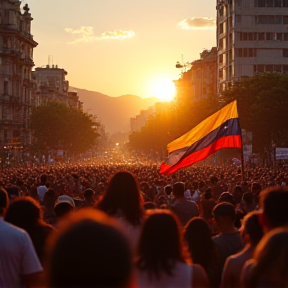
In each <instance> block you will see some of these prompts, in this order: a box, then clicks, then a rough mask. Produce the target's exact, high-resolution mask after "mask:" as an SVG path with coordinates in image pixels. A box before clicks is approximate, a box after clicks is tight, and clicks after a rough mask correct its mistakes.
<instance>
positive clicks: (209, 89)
mask: <svg viewBox="0 0 288 288" xmlns="http://www.w3.org/2000/svg"><path fill="white" fill-rule="evenodd" d="M176 68H184V70H183V71H182V73H181V77H180V79H178V80H176V81H174V83H175V88H176V91H177V100H178V101H185V103H187V101H188V102H189V101H197V100H200V99H203V98H207V97H208V96H211V95H212V96H213V95H216V88H217V84H216V78H217V48H216V47H212V49H211V50H206V49H205V50H203V51H202V52H201V53H200V59H198V60H195V61H193V62H191V63H189V65H188V68H189V69H188V70H187V65H185V66H182V65H180V64H179V63H178V64H177V65H176Z"/></svg>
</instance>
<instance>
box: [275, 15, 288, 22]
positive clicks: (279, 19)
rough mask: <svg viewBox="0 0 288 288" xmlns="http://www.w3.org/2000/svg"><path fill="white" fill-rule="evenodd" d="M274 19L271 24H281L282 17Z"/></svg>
mask: <svg viewBox="0 0 288 288" xmlns="http://www.w3.org/2000/svg"><path fill="white" fill-rule="evenodd" d="M284 17H287V16H284ZM274 18H275V20H274V23H273V24H282V16H280V15H279V16H275V17H274ZM287 24H288V23H287Z"/></svg>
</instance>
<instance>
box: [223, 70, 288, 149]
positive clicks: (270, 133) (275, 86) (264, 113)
mask: <svg viewBox="0 0 288 288" xmlns="http://www.w3.org/2000/svg"><path fill="white" fill-rule="evenodd" d="M235 99H236V100H237V101H238V111H239V117H240V122H241V126H242V128H245V129H246V130H248V131H252V132H253V150H254V152H260V153H262V152H263V151H264V148H270V147H271V143H272V142H274V143H275V144H276V146H278V147H279V146H286V147H287V145H288V142H287V140H288V137H287V136H288V117H287V115H288V76H287V75H283V74H279V73H263V74H258V75H255V76H253V77H249V78H248V77H247V78H243V79H242V80H241V81H238V82H235V83H234V85H233V86H232V87H230V88H229V89H227V90H225V91H223V93H222V96H221V100H223V101H224V102H225V103H228V102H231V101H233V100H235Z"/></svg>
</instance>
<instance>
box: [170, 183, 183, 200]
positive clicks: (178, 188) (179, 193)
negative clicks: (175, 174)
mask: <svg viewBox="0 0 288 288" xmlns="http://www.w3.org/2000/svg"><path fill="white" fill-rule="evenodd" d="M184 192H185V184H184V183H183V182H176V183H175V184H173V195H174V196H175V197H176V198H180V197H184Z"/></svg>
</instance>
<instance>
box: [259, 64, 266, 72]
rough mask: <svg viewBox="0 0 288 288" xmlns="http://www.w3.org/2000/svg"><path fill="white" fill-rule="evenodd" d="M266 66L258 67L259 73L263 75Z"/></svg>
mask: <svg viewBox="0 0 288 288" xmlns="http://www.w3.org/2000/svg"><path fill="white" fill-rule="evenodd" d="M264 68H265V66H264V65H258V73H263V72H264Z"/></svg>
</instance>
